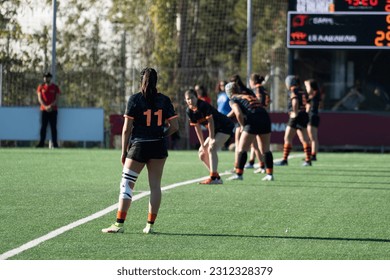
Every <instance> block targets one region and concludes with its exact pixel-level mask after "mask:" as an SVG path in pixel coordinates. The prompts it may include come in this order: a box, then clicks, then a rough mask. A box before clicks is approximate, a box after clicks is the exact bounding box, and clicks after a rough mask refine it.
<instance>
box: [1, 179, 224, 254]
mask: <svg viewBox="0 0 390 280" xmlns="http://www.w3.org/2000/svg"><path fill="white" fill-rule="evenodd" d="M226 174H228V173H226V172H225V173H221V175H226ZM207 178H208V176H206V177H202V178H198V179H193V180H188V181H184V182H179V183H175V184H172V185H168V186H166V187H162V188H161V190H162V191H166V190H169V189H173V188H176V187H179V186H184V185H189V184H193V183H196V182H199V181H201V180H205V179H207ZM149 194H150V191H145V192H142V193H139V194H137V195H134V196H133V201H136V200H139V199H141V198H143V197H145V196H148V195H149ZM117 208H118V204H117V203H116V204H113V205H111V206H109V207H107V208H106V209H103V210H101V211H99V212H96V213H94V214H92V215H90V216H88V217H85V218H82V219H80V220H77V221H75V222H73V223H70V224H68V225H66V226H63V227H60V228H58V229H56V230H53V231H51V232H49V233H48V234H45V235H43V236H41V237H38V238H36V239H34V240H31V241H29V242H27V243H25V244H23V245H22V246H20V247H18V248H15V249H12V250H10V251H8V252H5V253H3V254H1V255H0V260H6V259H8V258H11V257H13V256H15V255H17V254H19V253H21V252H23V251H26V250H28V249H31V248H33V247H35V246H37V245H39V244H41V243H42V242H45V241H47V240H49V239H52V238H54V237H56V236H58V235H60V234H62V233H64V232H67V231H69V230H71V229H73V228H75V227H78V226H80V225H82V224H85V223H88V222H90V221H92V220H95V219H97V218H100V217H102V216H104V215H106V214H108V213H110V212H112V211H114V210H116V209H117Z"/></svg>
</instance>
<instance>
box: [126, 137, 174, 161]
mask: <svg viewBox="0 0 390 280" xmlns="http://www.w3.org/2000/svg"><path fill="white" fill-rule="evenodd" d="M166 157H168V148H167V143H166V141H165V140H158V141H149V142H135V143H132V144H131V146H130V149H129V151H128V152H127V158H130V159H133V160H136V161H138V162H144V163H147V162H148V161H149V160H150V159H163V158H166Z"/></svg>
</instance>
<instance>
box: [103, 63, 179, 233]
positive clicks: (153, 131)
mask: <svg viewBox="0 0 390 280" xmlns="http://www.w3.org/2000/svg"><path fill="white" fill-rule="evenodd" d="M156 85H157V72H156V70H154V69H153V68H145V69H143V70H142V71H141V92H139V93H136V94H133V95H132V96H130V98H129V101H128V103H127V108H126V112H125V114H124V118H125V121H124V124H123V130H122V155H121V163H122V165H123V171H122V180H121V183H120V194H119V205H118V211H117V219H116V223H114V224H113V225H111V226H110V227H108V228H104V229H102V232H104V233H122V232H123V231H124V229H123V224H124V222H125V219H126V216H127V212H128V209H129V208H130V205H131V199H132V195H133V189H134V185H135V182H136V181H137V178H138V175H139V174H140V172H141V171H142V169H143V168H144V167H145V165H146V167H147V169H148V178H149V187H150V198H149V212H148V219H147V224H146V227H145V228H144V230H143V232H144V233H151V232H152V226H153V224H154V221H155V219H156V217H157V213H158V211H159V208H160V203H161V177H162V174H163V169H164V164H165V161H166V158H167V157H168V151H167V142H166V141H165V137H167V136H169V135H171V134H172V133H174V132H175V131H177V130H178V120H177V115H176V113H175V110H174V108H173V105H172V103H171V100H170V99H169V97H167V96H165V95H164V94H162V93H159V92H158V91H157V88H156ZM166 126H168V127H167V128H166Z"/></svg>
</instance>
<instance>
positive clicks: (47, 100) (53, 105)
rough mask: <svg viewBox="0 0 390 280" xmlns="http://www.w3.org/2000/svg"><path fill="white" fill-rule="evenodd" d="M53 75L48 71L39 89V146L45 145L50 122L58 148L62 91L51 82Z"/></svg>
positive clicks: (55, 144)
mask: <svg viewBox="0 0 390 280" xmlns="http://www.w3.org/2000/svg"><path fill="white" fill-rule="evenodd" d="M51 78H52V75H51V73H50V72H47V73H45V74H44V75H43V80H44V83H43V84H40V85H39V86H38V89H37V94H38V101H39V104H40V110H41V130H40V141H39V143H38V145H37V148H42V147H44V145H45V139H46V129H47V125H48V124H50V129H51V137H52V142H53V147H54V148H58V142H57V114H58V111H57V110H58V107H57V101H58V95H59V94H60V93H61V91H60V88H59V87H58V86H57V85H56V84H54V83H52V82H51Z"/></svg>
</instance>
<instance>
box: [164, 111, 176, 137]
mask: <svg viewBox="0 0 390 280" xmlns="http://www.w3.org/2000/svg"><path fill="white" fill-rule="evenodd" d="M167 122H168V129H166V130H165V132H164V136H169V135H171V134H173V133H175V132H176V131H178V130H179V120H178V118H177V115H176V116H174V117H172V118H170V119H168V120H167Z"/></svg>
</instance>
